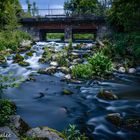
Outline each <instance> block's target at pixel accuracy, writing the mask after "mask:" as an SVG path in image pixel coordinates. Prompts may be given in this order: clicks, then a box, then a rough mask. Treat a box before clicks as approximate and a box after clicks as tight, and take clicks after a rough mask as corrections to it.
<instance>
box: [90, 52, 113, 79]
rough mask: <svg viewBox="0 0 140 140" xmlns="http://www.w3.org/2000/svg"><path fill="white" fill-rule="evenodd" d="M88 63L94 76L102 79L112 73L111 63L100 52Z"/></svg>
mask: <svg viewBox="0 0 140 140" xmlns="http://www.w3.org/2000/svg"><path fill="white" fill-rule="evenodd" d="M89 63H90V64H91V65H92V74H93V75H94V76H99V77H104V76H106V75H107V74H109V73H112V71H113V63H112V62H111V60H110V59H109V58H108V57H107V56H105V55H104V54H103V53H102V52H98V53H96V54H94V55H93V56H92V57H91V58H89Z"/></svg>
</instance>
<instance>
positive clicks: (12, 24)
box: [0, 0, 30, 51]
mask: <svg viewBox="0 0 140 140" xmlns="http://www.w3.org/2000/svg"><path fill="white" fill-rule="evenodd" d="M22 13H23V12H22V9H21V6H20V3H19V1H18V0H14V1H13V0H2V1H0V21H1V22H0V51H1V50H4V49H8V48H10V49H13V50H15V49H16V48H17V47H18V46H19V45H20V43H21V42H22V40H23V39H30V36H29V35H28V34H27V33H25V32H22V31H19V30H18V29H19V28H20V25H19V24H18V20H19V18H20V16H21V15H22Z"/></svg>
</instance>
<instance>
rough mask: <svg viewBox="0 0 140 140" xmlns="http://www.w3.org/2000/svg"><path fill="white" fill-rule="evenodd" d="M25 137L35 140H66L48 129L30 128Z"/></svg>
mask: <svg viewBox="0 0 140 140" xmlns="http://www.w3.org/2000/svg"><path fill="white" fill-rule="evenodd" d="M26 136H27V137H30V138H37V139H39V140H66V138H65V136H64V135H63V134H62V133H60V132H58V131H57V130H54V129H51V128H49V127H36V128H32V129H30V130H29V131H27V133H26Z"/></svg>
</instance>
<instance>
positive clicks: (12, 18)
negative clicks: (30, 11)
mask: <svg viewBox="0 0 140 140" xmlns="http://www.w3.org/2000/svg"><path fill="white" fill-rule="evenodd" d="M20 13H21V6H20V3H19V1H18V0H1V1H0V29H1V30H3V29H5V28H7V27H8V28H10V26H12V27H11V30H12V29H13V28H14V27H15V26H16V25H17V18H18V17H19V16H20Z"/></svg>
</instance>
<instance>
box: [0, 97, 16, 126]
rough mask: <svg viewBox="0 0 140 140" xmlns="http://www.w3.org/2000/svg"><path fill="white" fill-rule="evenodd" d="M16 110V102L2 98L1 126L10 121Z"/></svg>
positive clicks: (0, 109)
mask: <svg viewBox="0 0 140 140" xmlns="http://www.w3.org/2000/svg"><path fill="white" fill-rule="evenodd" d="M15 112H16V107H15V105H14V103H12V102H10V101H8V100H4V99H0V126H3V125H4V124H6V123H8V122H9V117H10V116H11V115H14V114H15Z"/></svg>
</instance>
